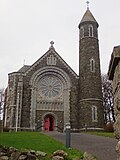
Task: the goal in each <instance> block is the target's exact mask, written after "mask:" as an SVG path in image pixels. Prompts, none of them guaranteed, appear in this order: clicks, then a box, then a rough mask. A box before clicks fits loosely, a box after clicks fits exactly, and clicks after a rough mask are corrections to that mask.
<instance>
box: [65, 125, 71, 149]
mask: <svg viewBox="0 0 120 160" xmlns="http://www.w3.org/2000/svg"><path fill="white" fill-rule="evenodd" d="M70 129H71V127H70V123H66V148H70V142H71V135H70Z"/></svg>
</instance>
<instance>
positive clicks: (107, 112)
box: [102, 74, 115, 123]
mask: <svg viewBox="0 0 120 160" xmlns="http://www.w3.org/2000/svg"><path fill="white" fill-rule="evenodd" d="M102 92H103V106H104V120H105V123H108V122H110V123H111V122H115V114H114V108H113V94H112V83H111V81H110V80H109V79H108V77H107V75H106V74H104V75H102Z"/></svg>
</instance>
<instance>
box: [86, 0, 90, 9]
mask: <svg viewBox="0 0 120 160" xmlns="http://www.w3.org/2000/svg"><path fill="white" fill-rule="evenodd" d="M86 3H87V9H89V4H90V2H89V1H87V2H86Z"/></svg>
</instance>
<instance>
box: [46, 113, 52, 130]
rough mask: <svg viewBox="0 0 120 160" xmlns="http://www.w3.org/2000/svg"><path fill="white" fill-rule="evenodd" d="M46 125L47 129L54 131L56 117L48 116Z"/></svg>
mask: <svg viewBox="0 0 120 160" xmlns="http://www.w3.org/2000/svg"><path fill="white" fill-rule="evenodd" d="M44 126H45V130H46V131H53V130H54V117H53V116H51V115H48V116H46V117H45V123H44Z"/></svg>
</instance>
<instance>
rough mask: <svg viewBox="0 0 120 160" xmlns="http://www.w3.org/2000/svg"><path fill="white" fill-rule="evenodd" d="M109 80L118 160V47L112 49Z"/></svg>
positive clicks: (119, 135) (119, 110) (119, 49)
mask: <svg viewBox="0 0 120 160" xmlns="http://www.w3.org/2000/svg"><path fill="white" fill-rule="evenodd" d="M108 76H109V79H110V80H112V86H113V96H114V110H115V117H116V122H115V124H114V129H115V136H116V138H117V139H118V144H117V146H116V152H117V156H118V158H117V160H120V46H117V47H114V49H113V52H112V55H111V60H110V65H109V70H108Z"/></svg>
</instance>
